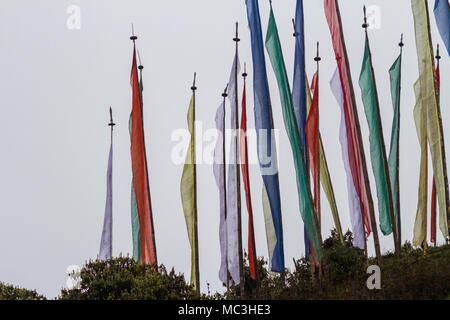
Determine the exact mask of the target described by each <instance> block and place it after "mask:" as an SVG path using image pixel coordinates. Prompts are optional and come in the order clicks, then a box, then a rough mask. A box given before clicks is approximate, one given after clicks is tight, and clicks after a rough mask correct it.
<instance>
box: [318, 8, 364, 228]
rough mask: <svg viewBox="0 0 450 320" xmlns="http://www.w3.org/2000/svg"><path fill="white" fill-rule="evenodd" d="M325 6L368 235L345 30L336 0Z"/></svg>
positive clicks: (349, 151) (350, 148)
mask: <svg viewBox="0 0 450 320" xmlns="http://www.w3.org/2000/svg"><path fill="white" fill-rule="evenodd" d="M324 6H325V16H326V18H327V21H328V26H329V29H330V33H331V39H332V42H333V48H334V53H335V56H336V62H337V65H338V69H339V78H340V80H341V85H342V93H343V98H344V119H345V127H346V132H347V142H348V159H349V163H350V169H351V172H352V178H353V183H354V185H355V189H356V193H357V194H358V197H359V199H360V202H361V210H362V214H363V220H364V225H365V227H366V230H367V236H368V235H369V234H370V232H371V231H372V227H371V223H370V215H369V212H370V211H369V198H368V194H367V192H368V190H367V189H366V184H365V181H364V171H363V166H362V159H361V153H360V150H359V141H358V132H357V128H356V122H355V114H354V111H353V107H354V106H353V103H352V99H351V96H352V90H351V82H350V70H349V68H348V67H347V64H346V59H345V51H344V39H343V37H342V34H343V31H342V30H341V26H340V17H339V15H338V12H337V7H336V0H324Z"/></svg>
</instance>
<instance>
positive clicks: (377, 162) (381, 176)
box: [359, 35, 396, 241]
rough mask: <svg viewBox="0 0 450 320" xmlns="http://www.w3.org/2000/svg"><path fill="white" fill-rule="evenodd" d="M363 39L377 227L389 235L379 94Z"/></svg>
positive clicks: (388, 188) (361, 82)
mask: <svg viewBox="0 0 450 320" xmlns="http://www.w3.org/2000/svg"><path fill="white" fill-rule="evenodd" d="M365 42H366V43H365V50H364V58H363V64H362V68H361V74H360V77H359V86H360V88H361V97H362V101H363V104H364V111H365V114H366V118H367V123H368V126H369V141H370V158H371V162H372V169H373V175H374V176H375V185H376V189H377V197H378V212H379V220H380V228H381V231H382V232H383V234H384V235H388V234H390V233H391V232H392V230H393V228H395V226H393V225H392V224H393V223H395V222H394V221H391V219H390V213H391V210H392V208H393V207H392V194H391V184H390V180H389V176H388V174H389V171H388V168H387V161H386V150H385V149H384V141H383V135H382V132H381V130H382V128H381V121H380V114H379V109H378V98H377V96H376V92H375V91H376V89H375V83H374V79H375V78H374V75H373V70H372V61H371V56H370V48H369V40H368V38H367V35H366V41H365ZM395 235H396V234H395ZM395 241H396V239H395Z"/></svg>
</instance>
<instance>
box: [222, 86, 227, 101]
mask: <svg viewBox="0 0 450 320" xmlns="http://www.w3.org/2000/svg"><path fill="white" fill-rule="evenodd" d="M227 90H228V83H227V86H226V87H225V90H223V93H222V97H224V98H226V97H228V94H227Z"/></svg>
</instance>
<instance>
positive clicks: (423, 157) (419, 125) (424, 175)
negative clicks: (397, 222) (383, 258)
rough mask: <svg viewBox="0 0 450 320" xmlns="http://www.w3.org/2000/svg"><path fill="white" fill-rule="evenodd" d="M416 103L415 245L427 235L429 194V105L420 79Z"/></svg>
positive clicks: (420, 242) (415, 84)
mask: <svg viewBox="0 0 450 320" xmlns="http://www.w3.org/2000/svg"><path fill="white" fill-rule="evenodd" d="M414 93H415V95H416V105H415V106H414V123H415V125H416V131H417V137H418V138H419V144H420V171H419V188H418V194H417V210H416V219H415V221H414V234H413V245H414V246H420V245H421V244H422V243H423V242H424V241H425V239H426V237H427V201H428V200H427V197H428V196H427V195H428V186H427V185H428V150H427V123H426V119H427V109H426V108H427V106H426V105H425V104H424V100H423V99H422V90H421V88H420V81H419V80H417V81H416V82H415V83H414Z"/></svg>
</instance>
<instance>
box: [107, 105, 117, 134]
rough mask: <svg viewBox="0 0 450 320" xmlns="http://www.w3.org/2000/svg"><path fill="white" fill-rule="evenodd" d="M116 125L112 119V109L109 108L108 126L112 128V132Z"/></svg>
mask: <svg viewBox="0 0 450 320" xmlns="http://www.w3.org/2000/svg"><path fill="white" fill-rule="evenodd" d="M115 125H116V124H115V123H114V121H113V117H112V108H111V107H109V123H108V126H110V127H111V130H112V127H114V126H115Z"/></svg>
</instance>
